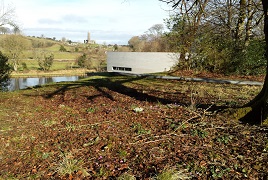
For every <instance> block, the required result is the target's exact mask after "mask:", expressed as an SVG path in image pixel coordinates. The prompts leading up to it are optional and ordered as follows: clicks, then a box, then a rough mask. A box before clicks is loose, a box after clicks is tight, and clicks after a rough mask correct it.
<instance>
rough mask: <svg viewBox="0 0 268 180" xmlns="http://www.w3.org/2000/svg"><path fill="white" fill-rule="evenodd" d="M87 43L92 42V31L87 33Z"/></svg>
mask: <svg viewBox="0 0 268 180" xmlns="http://www.w3.org/2000/svg"><path fill="white" fill-rule="evenodd" d="M87 43H90V32H88V33H87Z"/></svg>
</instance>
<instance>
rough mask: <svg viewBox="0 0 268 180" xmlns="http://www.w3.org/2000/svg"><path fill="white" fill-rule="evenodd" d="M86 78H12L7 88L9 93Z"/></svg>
mask: <svg viewBox="0 0 268 180" xmlns="http://www.w3.org/2000/svg"><path fill="white" fill-rule="evenodd" d="M82 78H85V76H61V77H36V78H11V79H10V82H9V85H8V86H7V90H8V91H15V90H19V89H26V88H27V87H32V86H36V85H44V84H48V83H53V82H63V81H77V80H79V79H82Z"/></svg>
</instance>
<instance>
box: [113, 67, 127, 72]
mask: <svg viewBox="0 0 268 180" xmlns="http://www.w3.org/2000/svg"><path fill="white" fill-rule="evenodd" d="M113 70H119V71H132V68H129V67H116V66H113Z"/></svg>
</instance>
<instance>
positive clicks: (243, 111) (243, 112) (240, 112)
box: [232, 107, 252, 120]
mask: <svg viewBox="0 0 268 180" xmlns="http://www.w3.org/2000/svg"><path fill="white" fill-rule="evenodd" d="M250 111H252V108H251V107H243V108H239V109H236V110H235V112H234V113H233V115H232V116H233V118H234V119H236V120H241V118H243V117H244V116H245V115H246V114H248V113H249V112H250Z"/></svg>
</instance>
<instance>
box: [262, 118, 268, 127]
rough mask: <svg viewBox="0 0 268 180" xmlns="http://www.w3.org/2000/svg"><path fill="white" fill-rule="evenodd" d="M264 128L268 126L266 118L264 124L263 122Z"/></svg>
mask: <svg viewBox="0 0 268 180" xmlns="http://www.w3.org/2000/svg"><path fill="white" fill-rule="evenodd" d="M262 125H263V126H268V118H266V119H265V120H264V121H263V122H262Z"/></svg>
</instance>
